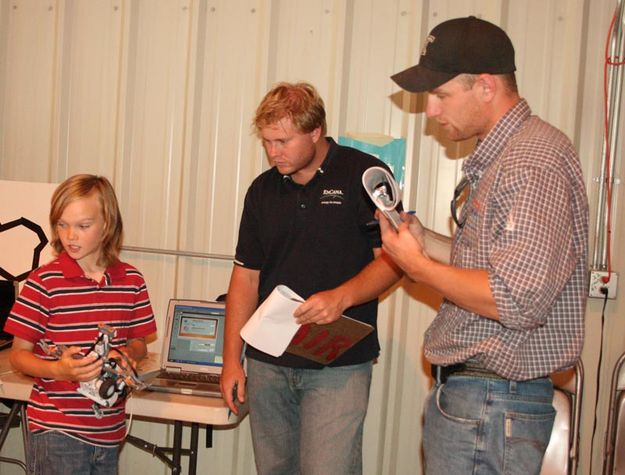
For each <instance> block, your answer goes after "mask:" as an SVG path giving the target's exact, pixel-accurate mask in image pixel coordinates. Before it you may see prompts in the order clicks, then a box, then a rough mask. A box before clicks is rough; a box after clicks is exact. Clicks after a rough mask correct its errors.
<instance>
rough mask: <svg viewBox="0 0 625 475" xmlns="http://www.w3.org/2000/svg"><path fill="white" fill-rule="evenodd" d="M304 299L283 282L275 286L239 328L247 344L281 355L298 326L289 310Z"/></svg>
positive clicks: (292, 309) (268, 352)
mask: <svg viewBox="0 0 625 475" xmlns="http://www.w3.org/2000/svg"><path fill="white" fill-rule="evenodd" d="M303 302H304V299H303V298H301V297H300V296H299V295H297V294H296V293H295V292H293V291H292V290H291V289H289V288H288V287H287V286H286V285H278V286H276V288H275V289H273V291H272V292H271V294H269V297H267V299H266V300H265V301H264V302H263V303H262V305H261V306H260V307H258V308H257V309H256V311H255V312H254V314H253V315H252V316H251V317H250V319H249V320H248V321H247V323H246V324H245V325H244V326H243V328H242V329H241V338H243V339H244V340H245V341H246V342H247V344H248V345H251V346H253V347H254V348H256V349H258V350H260V351H263V352H265V353H267V354H270V355H271V356H281V355H282V353H284V351H285V350H286V348H287V346H289V343H290V342H291V340H292V339H293V337H294V336H295V333H297V330H298V329H299V327H300V326H301V325H300V324H298V323H297V322H296V321H295V317H293V312H295V309H296V308H297V307H299V306H300V305H301V304H302V303H303Z"/></svg>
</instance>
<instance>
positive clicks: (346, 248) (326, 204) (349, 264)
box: [235, 138, 388, 368]
mask: <svg viewBox="0 0 625 475" xmlns="http://www.w3.org/2000/svg"><path fill="white" fill-rule="evenodd" d="M326 140H328V143H329V145H330V148H329V150H328V154H327V156H326V159H325V160H324V162H323V164H322V165H321V167H320V168H319V170H318V171H317V173H316V175H315V176H314V177H313V178H312V179H311V180H310V181H309V182H308V183H307V184H306V185H303V186H302V185H299V184H297V183H295V182H294V181H293V180H291V178H290V177H289V176H283V175H281V174H280V173H279V172H278V171H277V169H276V168H275V167H274V168H271V169H270V170H267V171H266V172H264V173H262V174H261V175H259V176H258V177H257V178H256V179H255V180H254V181H253V182H252V184H251V185H250V188H249V189H248V191H247V195H246V197H245V205H244V209H243V216H242V218H241V226H240V228H239V241H238V244H237V249H236V256H235V264H237V265H241V266H243V267H246V268H249V269H254V270H259V271H260V283H259V296H260V302H259V304H260V303H262V302H263V301H264V300H265V299H266V298H267V297H268V296H269V294H270V293H271V292H272V290H273V289H274V288H275V287H276V285H279V284H284V285H286V286H288V287H290V288H291V289H292V290H294V291H295V292H296V293H298V294H299V295H300V296H302V297H303V298H305V299H306V298H308V297H310V296H311V295H312V294H314V293H316V292H320V291H322V290H328V289H332V288H335V287H337V286H338V285H340V284H342V283H343V282H345V281H346V280H348V279H350V278H352V277H353V276H355V275H356V274H358V272H360V271H361V270H362V269H363V268H364V267H365V266H366V265H367V264H368V263H369V262H371V261H372V260H373V248H374V247H380V245H381V241H380V234H379V228H378V227H377V226H375V227H373V228H372V227H371V226H367V223H370V222H371V221H372V220H373V219H374V212H375V206H374V204H373V203H372V202H371V200H370V199H369V197H368V195H367V193H366V192H365V190H364V188H363V186H362V174H363V172H364V171H365V170H366V169H367V168H369V167H372V166H382V167H384V168H387V169H388V167H387V166H386V165H385V164H384V163H383V162H381V161H380V160H378V159H377V158H375V157H373V156H371V155H368V154H366V153H363V152H360V151H359V150H356V149H353V148H350V147H343V146H340V145H337V144H336V142H335V141H334V140H333V139H331V138H327V139H326ZM377 304H378V302H377V299H376V300H372V301H370V302H367V303H364V304H362V305H358V306H356V307H352V308H349V309H347V310H346V311H345V314H346V315H349V316H350V317H352V318H355V319H357V320H360V321H363V322H367V323H369V324H371V325H373V326H374V327H375V328H376V330H375V331H374V332H372V333H371V334H370V335H369V336H367V337H366V338H365V339H363V340H362V341H361V342H359V343H358V344H356V345H355V346H354V347H353V348H350V349H349V350H348V351H346V352H345V353H344V354H343V355H342V356H341V357H339V358H337V359H336V360H335V361H334V362H333V363H332V364H331V366H343V365H351V364H358V363H363V362H366V361H371V360H372V359H373V358H375V357H377V356H378V354H379V350H380V345H379V343H378V337H377V327H376V317H377ZM246 354H247V356H248V357H250V358H253V359H257V360H260V361H265V362H268V363H273V364H277V365H281V366H289V367H298V368H320V367H321V365H319V364H317V363H314V362H312V361H309V360H307V359H304V358H301V357H299V356H295V355H291V354H289V353H284V355H282V356H281V357H279V358H275V357H273V356H271V355H268V354H266V353H263V352H261V351H259V350H257V349H255V348H253V347H250V346H248V348H247V351H246Z"/></svg>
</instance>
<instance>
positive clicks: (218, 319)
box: [144, 299, 226, 397]
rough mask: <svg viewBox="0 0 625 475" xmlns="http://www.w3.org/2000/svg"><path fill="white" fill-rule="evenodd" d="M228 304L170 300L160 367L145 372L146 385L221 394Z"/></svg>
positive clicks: (204, 394)
mask: <svg viewBox="0 0 625 475" xmlns="http://www.w3.org/2000/svg"><path fill="white" fill-rule="evenodd" d="M225 319H226V316H225V304H224V303H223V302H207V301H201V300H179V299H172V300H170V301H169V307H168V310H167V323H166V333H165V337H164V340H163V349H162V351H161V356H160V358H161V360H160V369H159V370H158V371H157V372H156V373H154V372H153V373H152V374H147V375H145V376H144V378H145V379H144V382H145V383H146V385H147V389H148V390H151V391H160V392H167V393H176V394H192V395H195V396H211V397H221V391H220V388H219V377H220V375H221V370H222V367H223V348H224V326H225Z"/></svg>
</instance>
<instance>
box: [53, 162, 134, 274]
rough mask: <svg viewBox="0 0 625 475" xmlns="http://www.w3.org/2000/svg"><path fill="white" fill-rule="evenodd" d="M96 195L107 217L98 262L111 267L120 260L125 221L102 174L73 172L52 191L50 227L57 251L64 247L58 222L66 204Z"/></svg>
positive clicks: (112, 191) (113, 193)
mask: <svg viewBox="0 0 625 475" xmlns="http://www.w3.org/2000/svg"><path fill="white" fill-rule="evenodd" d="M94 194H95V195H96V196H97V197H98V201H99V203H100V208H101V210H102V217H103V218H104V235H103V236H102V244H101V249H102V252H101V255H100V261H99V262H98V264H99V265H103V266H104V267H108V266H110V265H111V264H114V263H115V262H118V261H119V253H120V251H121V247H122V242H123V234H124V232H123V229H124V226H123V223H122V216H121V213H120V211H119V204H118V203H117V197H116V196H115V190H114V189H113V186H112V185H111V183H110V182H109V181H108V180H107V179H106V178H105V177H103V176H96V175H87V174H82V175H74V176H71V177H69V178H68V179H67V180H65V181H64V182H63V183H61V184H60V185H59V186H58V187H57V188H56V190H54V193H53V195H52V200H51V203H50V230H51V232H52V241H51V242H50V244H51V246H52V248H53V249H54V250H55V251H56V253H57V254H59V253H61V252H62V251H63V243H62V242H61V240H60V238H59V234H58V232H57V229H56V226H57V224H58V222H59V220H60V219H61V216H62V215H63V211H65V208H66V207H67V205H69V204H70V203H72V202H73V201H76V200H78V199H81V198H87V197H89V196H91V195H94Z"/></svg>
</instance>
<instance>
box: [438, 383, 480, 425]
mask: <svg viewBox="0 0 625 475" xmlns="http://www.w3.org/2000/svg"><path fill="white" fill-rule="evenodd" d="M444 389H445V385H444V384H441V385H440V386H439V387H438V389H437V391H436V407H437V409H438V411H439V412H440V414H441V416H443V417H444V418H446V419H448V420H450V421H452V422H457V423H459V424H469V425H474V426H477V425H478V424H479V423H480V421H479V419H473V418H470V417H466V415H467V414H466V412H465V409H466V410H467V411H469V412H470V411H471V409H472V408H471V407H470V406H469V407H465V405H463V404H462V401H458V400H455V399H456V398H455V397H454V396H455V395H457V392H454V393H452V395H449V394H445V391H444ZM449 399H451V400H449ZM446 407H454V408H456V409H459V410H462V413H461V414H456V415H454V414H450V413H449V412H448V410H447V409H446Z"/></svg>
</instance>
